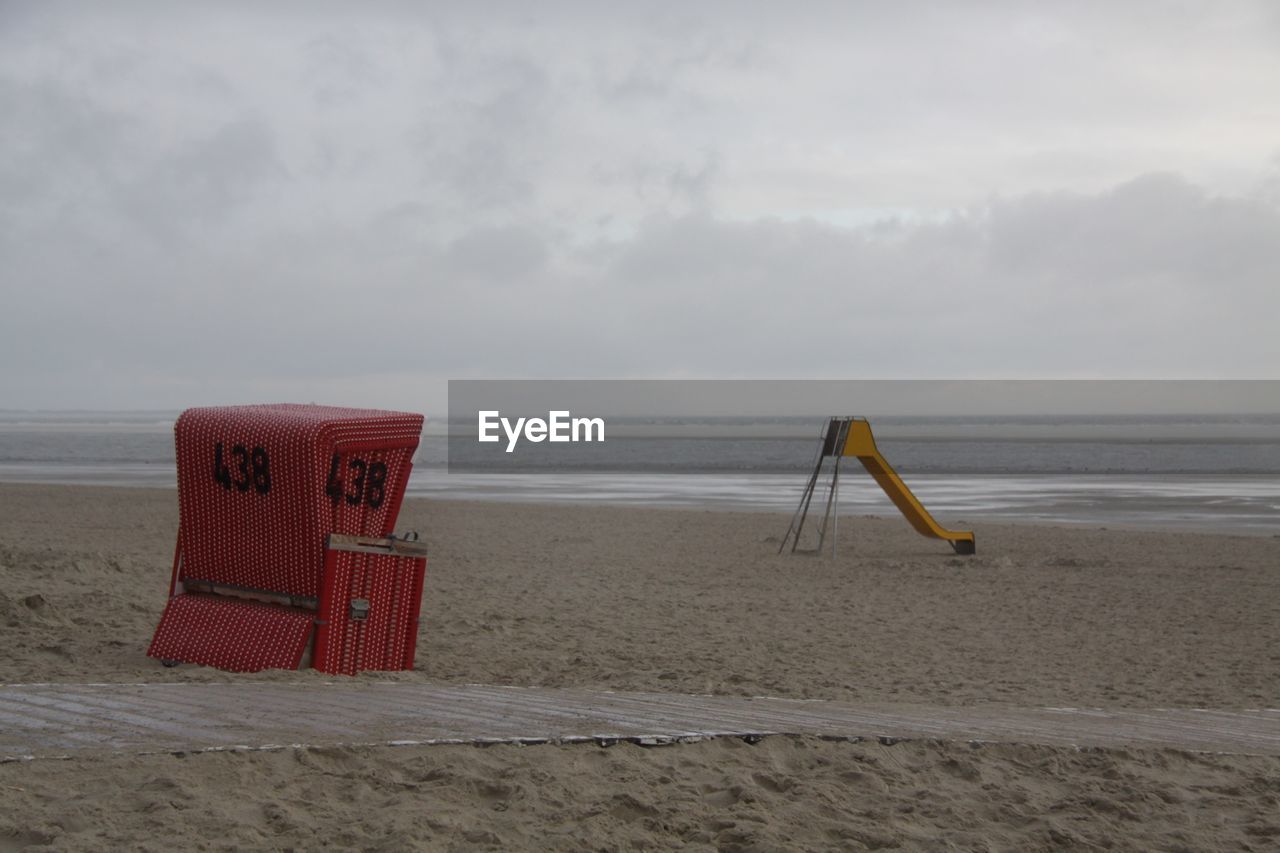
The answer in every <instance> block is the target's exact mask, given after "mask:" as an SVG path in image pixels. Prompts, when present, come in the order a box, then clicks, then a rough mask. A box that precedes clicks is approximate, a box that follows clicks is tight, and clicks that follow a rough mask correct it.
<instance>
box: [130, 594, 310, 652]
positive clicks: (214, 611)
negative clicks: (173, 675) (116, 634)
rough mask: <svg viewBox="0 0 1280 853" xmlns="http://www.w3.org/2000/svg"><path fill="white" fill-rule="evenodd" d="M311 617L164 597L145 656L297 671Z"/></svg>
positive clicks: (221, 600)
mask: <svg viewBox="0 0 1280 853" xmlns="http://www.w3.org/2000/svg"><path fill="white" fill-rule="evenodd" d="M314 626H315V614H313V613H310V612H307V611H305V610H298V609H294V608H290V607H282V606H280V605H277V604H265V603H262V602H257V601H246V600H244V599H240V598H230V597H227V596H221V595H207V594H200V593H183V594H181V595H177V596H174V597H173V598H171V599H169V603H168V604H167V605H166V606H165V609H164V615H163V616H162V617H160V626H159V627H158V628H157V629H156V634H155V637H154V639H152V641H151V648H149V649H148V650H147V655H148V656H150V657H153V658H160V659H161V660H175V661H182V662H184V663H198V664H203V665H205V666H214V667H217V668H219V669H225V670H230V671H231V672H258V671H259V670H263V669H297V668H298V667H299V665H300V664H301V662H302V656H303V654H304V653H305V652H306V650H307V644H308V643H309V642H310V641H311V633H312V631H313V630H314Z"/></svg>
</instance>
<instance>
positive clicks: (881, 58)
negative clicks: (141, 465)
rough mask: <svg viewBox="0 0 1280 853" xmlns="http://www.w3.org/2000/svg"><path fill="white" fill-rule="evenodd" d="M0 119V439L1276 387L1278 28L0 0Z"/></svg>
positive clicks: (845, 14)
mask: <svg viewBox="0 0 1280 853" xmlns="http://www.w3.org/2000/svg"><path fill="white" fill-rule="evenodd" d="M259 6H269V9H264V8H259ZM0 116H2V117H3V118H2V119H0V200H2V201H0V277H2V278H0V295H2V297H3V308H2V309H0V408H182V407H185V406H189V405H205V404H214V403H236V402H257V401H267V400H290V401H309V400H315V401H320V402H333V403H347V404H354V405H386V406H396V407H403V408H411V409H415V410H419V411H424V410H432V409H435V408H438V407H439V406H440V405H441V404H442V402H443V399H444V380H446V379H449V378H575V377H593V378H594V377H620V378H670V377H676V378H947V379H954V378H967V377H982V378H1011V377H1033V378H1052V377H1075V378H1095V377H1104V378H1120V377H1127V378H1162V377H1185V378H1228V377H1234V378H1276V377H1277V376H1278V375H1280V369H1278V368H1280V331H1278V323H1277V318H1280V286H1278V284H1277V283H1278V282H1280V4H1277V3H1274V2H1269V0H1259V2H1207V0H1206V2H1201V3H1196V2H1181V3H1174V2H1161V3H1155V2H1122V3H1121V2H1074V3H1069V4H1068V3H1050V2H1043V3H1031V2H983V3H976V2H975V3H959V2H942V1H941V0H939V2H897V3H869V2H868V3H858V2H832V3H805V2H790V3H769V4H763V3H761V4H751V3H741V2H737V3H727V2H726V3H685V2H682V3H631V4H615V3H581V4H567V3H509V4H503V3H476V4H461V3H438V4H435V3H425V2H423V3H403V4H398V3H361V4H354V3H349V4H332V5H326V4H322V3H305V4H296V5H294V4H286V3H272V4H251V3H208V4H203V5H200V6H197V5H196V4H172V3H161V2H155V3H136V4H135V3H120V2H113V3H110V4H101V3H83V4H69V3H47V2H40V3H15V2H8V1H7V0H0Z"/></svg>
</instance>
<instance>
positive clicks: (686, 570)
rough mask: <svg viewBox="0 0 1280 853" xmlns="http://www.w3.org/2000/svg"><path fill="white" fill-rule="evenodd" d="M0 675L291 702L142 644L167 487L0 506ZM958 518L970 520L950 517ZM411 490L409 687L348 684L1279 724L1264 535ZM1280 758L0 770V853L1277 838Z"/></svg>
mask: <svg viewBox="0 0 1280 853" xmlns="http://www.w3.org/2000/svg"><path fill="white" fill-rule="evenodd" d="M0 506H3V508H4V511H3V513H0V581H2V584H0V640H2V641H3V644H4V648H5V653H4V655H3V657H2V658H0V682H6V683H34V682H71V683H83V682H99V681H124V682H158V681H182V680H192V681H203V682H210V681H220V680H233V679H240V680H243V679H247V678H252V679H264V680H267V679H269V680H275V681H291V680H297V681H307V680H312V679H316V678H317V676H316V675H314V674H313V673H309V672H302V673H292V672H274V673H260V674H255V675H251V676H235V675H230V674H227V673H221V672H218V671H215V670H209V669H202V668H198V667H191V666H181V667H177V668H175V669H165V668H162V667H161V666H160V665H159V664H158V662H156V661H154V660H151V659H149V658H147V657H145V650H146V647H147V643H148V642H149V640H150V637H151V633H152V631H153V630H154V628H155V625H156V622H157V620H158V618H159V614H160V611H161V609H162V608H163V605H164V599H165V594H166V590H167V584H168V577H169V568H170V562H171V559H172V553H173V544H174V542H173V540H174V535H175V533H176V528H177V511H176V494H175V493H174V492H173V491H166V490H146V489H109V488H90V487H76V486H17V485H0ZM948 521H950V522H952V523H953V524H956V525H960V524H962V523H964V522H965V521H966V520H964V519H948ZM786 523H787V518H786V517H785V516H779V515H771V514H763V513H732V512H719V511H700V510H663V509H634V508H623V507H609V506H563V505H562V506H547V505H536V504H500V503H481V502H461V501H457V502H449V501H438V500H411V501H408V502H407V503H406V505H405V508H404V511H403V513H402V515H401V521H400V525H399V527H400V529H401V530H410V529H416V530H418V531H419V532H420V533H421V535H422V536H423V538H424V539H425V540H426V541H427V542H428V544H429V545H430V548H431V557H430V560H429V563H428V570H427V571H428V579H427V588H426V597H425V600H424V606H423V617H424V622H423V626H422V631H421V634H420V638H419V647H418V669H417V670H416V671H415V672H412V673H401V674H394V675H386V674H375V675H362V676H360V678H365V679H392V680H420V681H424V682H442V683H460V684H463V683H484V684H511V685H524V686H554V687H582V688H594V689H612V690H645V691H654V692H675V693H711V694H722V695H731V696H765V695H767V696H778V697H788V698H815V699H838V700H841V701H846V702H868V703H910V704H916V705H929V706H954V705H1003V706H1008V707H1043V706H1070V707H1082V706H1083V707H1099V708H1137V709H1141V708H1162V707H1164V708H1169V707H1175V708H1187V707H1199V708H1217V709H1245V708H1275V707H1280V678H1278V677H1277V676H1278V675H1280V537H1275V536H1231V535H1221V536H1219V535H1209V534H1180V533H1175V532H1151V531H1142V532H1138V531H1129V530H1118V529H1099V528H1084V527H1079V528H1069V527H1035V526H1030V525H1008V524H986V523H983V522H982V521H981V520H976V519H970V520H968V523H969V524H971V526H972V528H973V529H974V530H975V531H976V532H977V537H978V554H977V555H976V556H975V557H967V558H966V557H957V556H955V555H953V554H952V553H951V552H950V549H949V548H947V546H946V545H945V544H944V543H941V542H937V541H933V540H928V539H923V538H920V537H918V536H917V535H916V534H915V533H914V532H912V531H911V529H910V528H909V527H908V526H907V525H906V524H905V523H904V522H903V521H901V519H898V518H855V519H851V520H849V521H848V522H842V524H841V551H840V554H839V556H838V557H837V558H836V559H831V558H830V557H821V558H819V557H812V556H778V555H776V553H775V552H776V550H777V544H778V540H779V538H780V537H781V535H782V533H783V532H784V531H785V529H786ZM1277 815H1280V758H1276V757H1266V756H1262V757H1259V756H1252V757H1251V756H1228V755H1202V754H1195V753H1188V752H1180V751H1175V750H1167V749H1161V750H1157V749H1139V748H1134V749H1125V750H1084V751H1081V750H1071V749H1062V748H1050V747H1044V746H1036V745H1019V744H1011V745H986V746H983V747H982V748H980V749H976V748H973V747H971V746H970V745H968V744H963V743H938V742H929V741H911V742H904V743H898V744H896V745H892V746H886V745H880V744H874V743H872V744H868V743H856V744H853V743H834V742H827V741H820V740H816V739H809V738H785V737H775V738H767V739H765V740H764V741H762V742H760V743H757V744H747V743H744V742H742V741H739V740H733V739H720V740H712V741H705V742H702V743H696V744H682V745H676V746H668V747H663V748H658V749H645V748H641V747H638V746H632V745H628V744H620V745H617V746H614V747H611V748H609V749H601V748H599V747H595V746H590V745H576V746H551V745H546V746H530V747H517V746H494V747H488V748H484V749H480V748H475V747H464V746H450V747H401V748H393V747H382V748H364V749H356V748H324V749H301V750H287V751H282V752H273V753H252V754H248V753H243V754H237V753H220V754H189V755H181V756H180V755H162V756H136V755H94V756H92V757H85V758H81V759H71V760H62V761H52V760H36V761H31V762H10V763H7V764H2V765H0V850H8V849H21V848H23V847H25V846H28V845H35V846H37V847H39V846H40V845H48V846H51V847H52V848H55V849H108V848H116V849H119V848H125V847H128V848H137V849H156V850H162V849H174V847H175V846H180V847H187V848H206V849H219V848H223V847H239V848H261V849H280V848H298V849H303V848H312V847H316V846H319V845H321V844H323V843H329V844H336V845H340V846H347V847H364V848H373V849H403V848H405V847H422V848H426V849H443V850H448V849H513V848H514V849H526V848H532V849H538V848H554V849H587V848H592V849H624V848H635V849H649V848H692V849H725V850H729V849H741V850H775V849H779V850H780V849H788V850H791V849H814V850H825V849H884V848H899V849H911V850H914V849H949V848H959V849H1007V850H1029V849H1071V848H1084V849H1088V848H1095V847H1096V848H1109V849H1171V850H1172V849H1183V850H1213V849H1233V850H1238V849H1256V850H1265V849H1275V848H1276V845H1277V844H1280V817H1277Z"/></svg>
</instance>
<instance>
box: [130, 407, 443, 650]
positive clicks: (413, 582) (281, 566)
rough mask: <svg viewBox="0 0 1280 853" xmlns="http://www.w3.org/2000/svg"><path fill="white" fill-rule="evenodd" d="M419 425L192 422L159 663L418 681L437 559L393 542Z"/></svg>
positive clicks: (182, 460)
mask: <svg viewBox="0 0 1280 853" xmlns="http://www.w3.org/2000/svg"><path fill="white" fill-rule="evenodd" d="M422 423H423V418H422V416H421V415H417V414H410V413H406V412H389V411H380V410H371V409H347V408H337V407H329V406H310V405H293V404H278V405H261V406H224V407H216V408H198V409H188V410H187V411H185V412H183V413H182V415H181V416H180V417H179V418H178V422H177V424H176V425H175V427H174V436H175V440H176V444H177V461H178V514H179V522H178V545H177V549H176V553H175V556H174V566H173V576H172V579H171V581H170V587H169V602H168V604H167V606H166V607H165V610H164V615H163V616H162V617H161V619H160V625H159V627H157V629H156V633H155V637H154V638H153V639H152V641H151V647H150V649H149V650H148V651H147V654H148V655H150V656H151V657H156V658H160V659H162V660H164V661H166V662H176V661H182V662H188V663H199V664H205V665H208V666H215V667H218V668H220V669H227V670H232V671H235V672H256V671H258V670H262V669H298V668H300V667H302V666H305V665H306V663H307V653H308V652H310V653H311V654H310V664H311V665H312V666H314V667H315V668H316V669H319V670H321V671H322V672H327V673H334V674H339V673H341V674H347V675H353V674H355V673H356V672H358V671H360V670H398V669H412V668H413V658H414V649H415V645H416V642H417V635H418V612H419V607H420V605H421V600H422V583H423V575H424V572H425V568H426V559H425V558H426V548H425V546H424V545H422V544H419V543H417V542H416V541H408V540H407V539H397V538H395V537H394V536H393V535H392V530H394V528H395V523H396V517H397V515H398V514H399V511H400V504H401V501H402V499H403V497H404V490H405V486H406V485H407V484H408V480H409V472H410V470H411V469H412V467H413V463H412V459H413V454H414V452H415V451H416V450H417V447H418V440H419V436H420V435H421V434H422Z"/></svg>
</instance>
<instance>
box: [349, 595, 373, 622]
mask: <svg viewBox="0 0 1280 853" xmlns="http://www.w3.org/2000/svg"><path fill="white" fill-rule="evenodd" d="M350 615H351V621H353V622H363V621H364V620H366V619H368V618H369V600H368V599H367V598H353V599H351V613H350Z"/></svg>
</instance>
